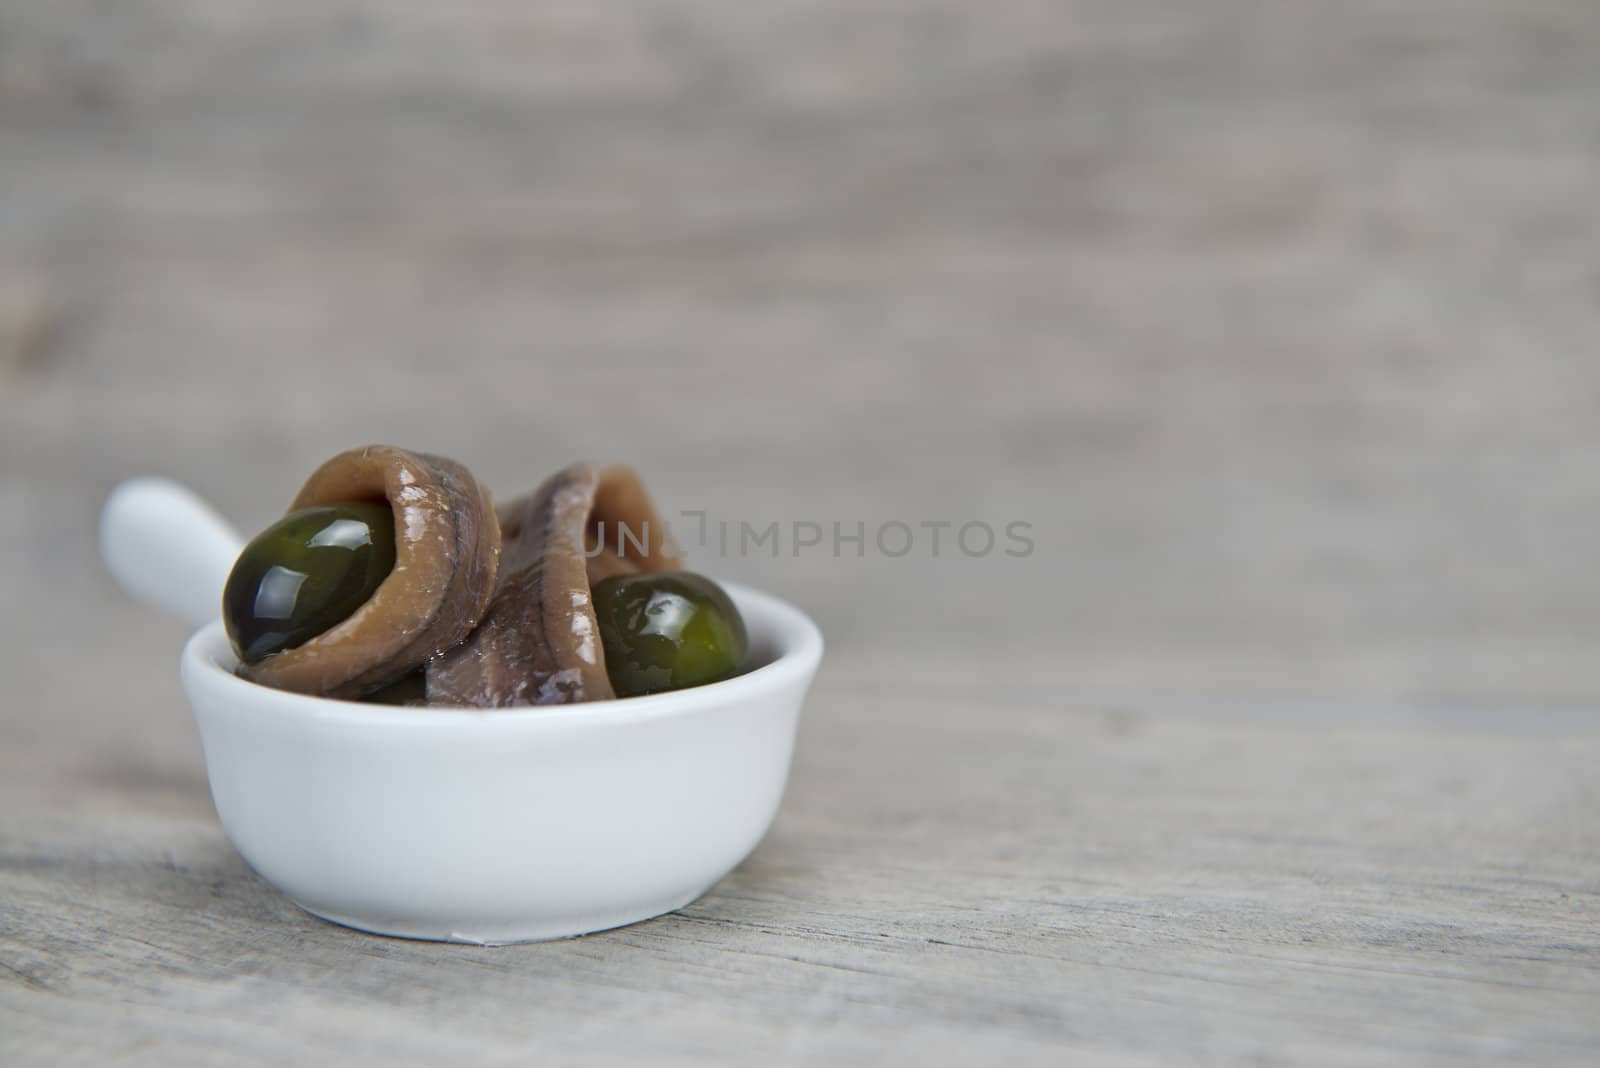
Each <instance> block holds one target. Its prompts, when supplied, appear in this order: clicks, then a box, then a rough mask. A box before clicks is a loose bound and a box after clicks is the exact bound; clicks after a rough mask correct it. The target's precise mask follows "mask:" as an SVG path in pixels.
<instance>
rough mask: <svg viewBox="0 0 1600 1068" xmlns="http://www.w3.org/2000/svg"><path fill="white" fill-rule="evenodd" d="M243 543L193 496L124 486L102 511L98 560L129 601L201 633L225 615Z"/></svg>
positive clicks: (170, 486)
mask: <svg viewBox="0 0 1600 1068" xmlns="http://www.w3.org/2000/svg"><path fill="white" fill-rule="evenodd" d="M242 548H244V542H243V541H242V540H241V539H240V537H239V534H238V532H237V531H235V530H234V529H233V527H232V526H231V525H229V523H228V521H227V520H225V519H223V518H222V517H221V516H220V515H218V514H217V513H216V510H215V509H213V508H212V507H211V506H210V505H209V504H207V503H206V502H205V501H202V500H201V499H200V498H199V497H197V496H196V495H195V494H194V493H193V492H192V491H190V490H188V489H186V488H185V487H183V486H180V485H178V484H177V483H176V482H173V481H171V480H169V479H165V478H136V479H132V480H130V481H128V482H124V483H122V485H120V486H118V487H117V488H116V489H115V490H113V491H112V492H111V496H110V497H108V498H107V499H106V503H105V507H104V508H103V509H101V512H100V555H101V557H102V558H103V559H104V560H105V563H106V569H107V570H108V571H110V572H111V576H112V577H113V578H115V579H116V580H117V583H118V584H119V585H120V586H121V587H122V588H123V590H124V591H126V592H127V594H128V595H129V596H130V597H132V598H134V599H135V600H137V601H140V602H142V603H144V604H146V605H149V606H150V607H151V608H154V609H156V610H157V611H160V612H164V613H165V614H167V615H169V616H173V617H175V618H177V619H180V620H182V621H184V622H185V623H188V624H189V625H190V626H193V627H201V626H204V625H205V624H207V623H209V622H211V621H212V620H213V619H216V618H217V616H218V615H219V614H220V613H221V609H222V587H223V586H224V585H225V584H226V583H227V581H228V572H230V571H232V570H233V562H234V561H235V560H236V559H238V557H239V550H240V549H242Z"/></svg>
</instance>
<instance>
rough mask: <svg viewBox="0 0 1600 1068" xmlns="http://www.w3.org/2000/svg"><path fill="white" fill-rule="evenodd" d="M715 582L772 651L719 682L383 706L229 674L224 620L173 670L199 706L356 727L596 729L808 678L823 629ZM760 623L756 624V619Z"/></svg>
mask: <svg viewBox="0 0 1600 1068" xmlns="http://www.w3.org/2000/svg"><path fill="white" fill-rule="evenodd" d="M718 584H719V585H720V586H722V588H723V589H725V590H726V591H727V592H728V595H729V596H730V597H732V598H733V601H734V603H735V604H736V605H737V606H738V608H739V611H740V612H741V613H742V614H743V615H744V617H745V620H746V623H747V625H750V629H751V630H756V629H758V628H759V629H762V630H765V631H770V632H771V634H772V636H773V640H774V644H775V645H776V647H777V648H776V655H775V656H774V657H773V658H772V659H771V660H770V661H768V662H767V663H765V664H762V665H761V666H760V667H758V668H754V669H752V670H750V671H747V672H744V673H743V674H740V675H735V676H734V677H733V678H731V679H723V680H722V681H721V682H711V683H706V684H705V685H703V686H693V687H690V688H688V689H684V690H672V691H669V692H667V693H657V694H648V695H646V696H643V697H618V698H613V699H612V700H609V701H584V702H580V703H577V704H567V705H519V706H516V707H512V708H474V707H470V706H457V705H436V706H422V707H418V706H410V705H381V704H373V703H370V702H364V701H352V700H347V699H343V698H336V697H318V696H315V695H312V694H303V693H294V692H292V691H289V690H279V689H274V688H273V687H271V686H263V685H261V684H260V683H258V682H252V681H250V680H249V679H246V678H242V677H241V676H239V675H236V674H234V669H235V668H236V667H237V666H238V661H237V659H235V657H234V655H233V650H232V648H231V647H230V645H229V643H228V639H227V636H226V634H225V633H224V632H223V627H222V620H221V619H220V618H218V619H214V620H212V621H211V622H210V623H207V624H206V625H205V626H203V627H201V628H200V629H199V630H197V631H195V632H194V634H193V635H191V636H190V638H189V640H188V641H187V642H186V643H185V644H184V647H183V653H182V657H181V659H180V664H179V670H180V674H181V676H182V680H183V683H184V689H185V691H187V692H188V694H189V697H190V700H191V702H193V703H198V700H197V694H196V693H195V688H196V687H197V686H204V687H207V688H208V689H209V690H211V692H212V693H213V694H219V695H221V696H223V697H225V698H227V697H236V698H237V700H229V701H228V702H227V703H228V704H229V705H232V706H234V707H238V708H244V707H249V706H251V705H255V704H259V703H262V702H266V703H270V704H272V705H274V706H276V707H275V711H276V712H279V713H287V714H293V715H298V716H301V717H307V718H311V719H314V720H318V721H321V722H324V723H330V724H333V723H348V724H351V725H356V726H362V727H377V726H382V727H386V728H388V727H393V728H399V729H405V728H413V729H415V728H435V729H436V728H438V727H440V726H458V725H460V724H462V723H464V722H481V721H484V720H492V721H496V722H501V723H510V722H525V723H535V722H537V723H541V724H545V725H548V726H558V725H572V726H601V725H605V724H617V723H631V722H635V721H638V720H654V719H663V718H668V717H673V716H681V715H686V714H689V713H692V712H695V711H697V710H699V709H702V708H707V707H712V706H719V707H720V706H726V705H728V704H732V703H737V702H740V701H743V700H747V699H749V698H753V697H757V696H760V695H763V694H768V693H771V692H774V691H776V690H781V689H783V688H784V687H786V686H789V685H791V684H793V683H794V682H796V681H800V682H802V683H804V682H806V681H807V680H809V677H810V675H811V674H812V673H813V672H814V671H815V670H816V668H817V665H818V663H819V662H820V661H821V659H822V650H823V641H822V632H821V631H820V630H819V629H818V628H817V625H816V623H814V622H813V621H812V620H811V617H810V616H808V615H806V614H805V613H804V612H802V611H801V610H800V609H798V608H796V607H795V606H794V605H792V604H790V603H789V602H787V601H785V600H782V599H781V598H778V597H774V596H773V595H772V594H769V593H763V592H761V591H760V590H756V589H752V588H751V587H749V586H744V585H741V584H739V583H734V582H721V581H719V582H718ZM756 621H759V622H756Z"/></svg>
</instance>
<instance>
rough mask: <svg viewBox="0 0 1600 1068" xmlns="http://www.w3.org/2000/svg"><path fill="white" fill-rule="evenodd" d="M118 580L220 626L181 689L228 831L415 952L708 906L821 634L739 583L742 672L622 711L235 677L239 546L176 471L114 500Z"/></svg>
mask: <svg viewBox="0 0 1600 1068" xmlns="http://www.w3.org/2000/svg"><path fill="white" fill-rule="evenodd" d="M100 546H101V552H102V554H103V555H104V556H105V561H106V566H107V567H109V568H110V569H111V573H112V574H113V575H115V576H116V578H117V581H118V582H120V583H121V584H122V586H123V588H124V589H126V590H127V591H128V592H129V593H130V594H132V595H133V596H134V597H136V598H138V599H139V600H140V601H143V602H145V603H146V604H149V605H151V606H152V607H154V608H158V609H160V610H161V611H164V612H167V613H169V614H171V615H174V616H177V617H179V618H180V619H186V620H188V621H189V622H191V623H193V624H195V625H196V626H197V627H199V628H200V629H199V630H198V631H197V632H196V633H195V635H194V637H192V638H191V639H189V644H188V645H187V646H186V647H185V648H184V651H183V657H182V661H181V665H180V667H181V675H182V678H183V688H184V692H185V693H186V694H187V695H188V698H189V704H190V707H191V708H193V710H194V717H195V724H196V726H197V727H198V728H199V732H200V744H201V748H202V749H203V750H204V751H205V759H206V776H207V778H208V779H209V780H210V783H211V797H212V800H213V801H215V803H216V807H217V816H218V818H219V819H220V820H221V822H222V827H223V830H224V831H226V832H227V834H228V839H229V840H230V841H231V842H232V843H233V845H234V847H235V848H236V849H238V850H239V852H240V854H241V855H243V857H244V858H245V860H247V861H249V862H250V866H251V867H253V868H255V870H256V871H257V872H259V873H260V874H261V875H262V877H263V878H265V879H266V880H267V881H268V882H270V883H272V884H273V885H274V886H276V887H278V888H279V889H280V890H282V891H283V892H284V893H285V894H287V895H288V896H289V897H290V898H292V899H293V900H294V901H295V902H296V903H298V904H299V905H300V906H301V907H302V908H304V909H305V910H306V911H307V912H310V913H312V914H314V915H317V916H321V917H323V918H324V919H328V920H332V921H334V922H336V923H341V924H344V925H346V926H349V927H356V928H360V929H363V930H367V931H374V932H377V933H379V934H390V935H399V936H402V937H406V938H424V939H435V940H442V941H451V942H474V943H479V944H485V945H493V944H500V943H505V942H525V941H537V940H541V939H547V938H568V937H571V936H573V935H579V934H584V933H586V932H589V931H598V930H604V929H605V928H608V927H616V926H619V925H621V924H626V923H635V922H637V921H639V920H644V919H648V918H650V917H652V916H659V915H660V914H662V913H663V912H670V911H672V910H673V909H677V908H681V907H682V906H683V905H685V904H687V903H688V902H690V901H693V900H694V899H695V898H697V897H699V896H700V895H701V894H703V893H705V892H706V890H708V889H709V888H710V887H711V886H712V885H713V884H715V883H716V881H717V880H718V879H720V878H722V876H724V875H726V874H727V873H728V872H729V871H730V870H732V868H733V867H734V865H736V864H738V863H739V862H740V861H741V860H743V859H744V858H745V856H747V855H748V854H749V852H750V850H752V849H754V848H755V845H756V843H757V842H758V841H760V839H761V836H762V835H763V834H765V833H766V830H767V827H768V825H769V824H770V823H771V822H772V818H773V815H774V814H775V813H776V812H777V810H778V803H779V801H780V799H781V798H782V797H783V789H784V784H785V782H786V781H787V779H788V774H789V758H790V754H791V752H792V750H793V746H794V736H795V726H796V723H797V721H798V719H799V715H800V709H801V706H802V704H803V703H804V700H805V696H806V691H807V689H808V688H809V687H810V685H811V680H812V677H813V676H814V674H815V673H816V670H817V664H818V661H819V660H820V659H821V657H822V636H821V635H820V634H819V633H818V632H817V628H816V625H815V624H813V623H812V622H811V620H809V619H807V618H806V616H805V615H804V614H803V613H801V612H800V611H798V610H797V609H795V608H793V607H792V606H790V605H788V604H785V603H784V602H782V601H780V600H778V599H777V598H775V597H769V596H767V595H765V594H762V593H758V592H756V591H755V590H750V589H746V588H744V587H741V586H736V585H731V584H729V585H727V586H726V588H727V590H728V593H729V595H730V596H731V597H732V598H733V600H734V603H735V604H736V605H738V607H739V612H740V614H741V615H742V616H744V619H745V624H746V626H747V627H748V629H749V632H750V649H751V651H750V660H749V663H748V665H747V670H746V671H745V673H744V674H742V675H738V676H735V677H734V678H731V679H728V680H726V681H723V682H715V683H711V684H710V685H707V686H696V687H692V688H690V689H686V690H674V691H672V692H669V693H661V694H655V695H652V696H649V697H630V698H627V699H626V700H617V701H594V702H588V703H585V704H575V705H556V706H546V707H538V708H508V709H492V710H480V709H462V708H438V707H429V708H404V707H393V706H388V705H381V704H362V703H357V702H351V701H335V700H332V699H330V698H326V697H310V696H306V695H304V694H298V693H288V692H286V691H283V690H274V689H271V688H269V687H266V686H259V685H257V684H255V683H253V682H250V681H248V680H246V679H243V678H241V677H239V676H238V675H237V674H235V668H236V667H237V662H236V661H235V660H234V656H233V651H232V649H230V648H229V645H228V638H227V635H226V634H224V633H223V628H222V620H221V619H219V618H218V616H219V615H220V608H221V600H222V588H223V585H224V584H225V582H226V580H227V576H228V572H229V571H230V570H232V567H233V562H234V559H235V558H236V557H237V556H238V553H239V548H240V545H239V536H238V534H236V533H235V532H234V530H233V528H232V527H230V526H229V525H228V524H227V522H225V521H224V520H223V519H222V518H220V517H219V516H218V515H217V513H216V512H215V511H213V510H212V509H211V508H210V507H208V506H207V505H206V504H205V503H204V502H202V501H201V500H200V499H199V498H197V497H196V496H195V495H194V494H193V493H190V492H189V491H188V490H186V489H184V488H183V487H182V486H179V485H176V484H175V483H172V482H168V481H166V480H165V479H137V480H135V481H133V482H128V483H124V484H123V485H121V486H119V487H117V489H116V491H115V492H114V493H112V495H111V498H110V499H109V500H108V501H107V502H106V506H105V511H104V514H103V515H102V517H101V521H100Z"/></svg>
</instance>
